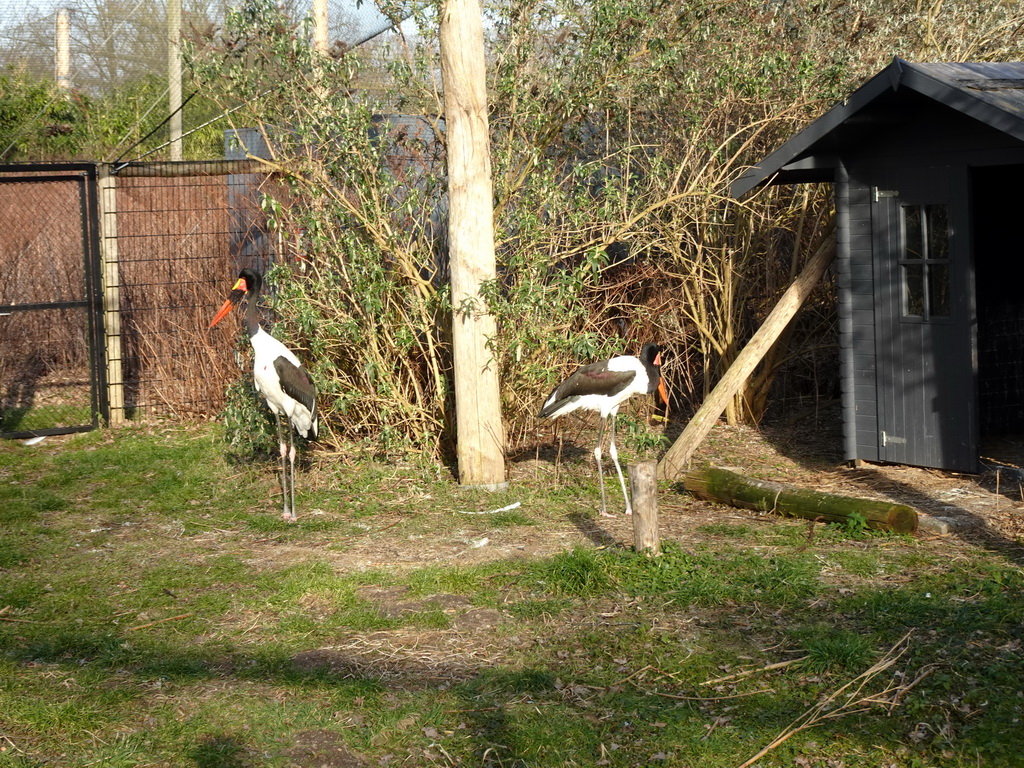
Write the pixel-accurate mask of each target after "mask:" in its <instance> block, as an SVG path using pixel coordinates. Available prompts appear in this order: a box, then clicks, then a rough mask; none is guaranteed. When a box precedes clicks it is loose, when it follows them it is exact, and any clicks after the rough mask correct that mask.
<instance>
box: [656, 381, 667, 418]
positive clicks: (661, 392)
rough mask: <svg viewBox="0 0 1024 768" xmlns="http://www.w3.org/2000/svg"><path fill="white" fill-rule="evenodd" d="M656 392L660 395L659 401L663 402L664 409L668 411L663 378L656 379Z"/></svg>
mask: <svg viewBox="0 0 1024 768" xmlns="http://www.w3.org/2000/svg"><path fill="white" fill-rule="evenodd" d="M658 394H659V395H661V402H663V403H664V404H665V411H666V413H667V412H668V388H667V387H666V386H665V379H659V380H658Z"/></svg>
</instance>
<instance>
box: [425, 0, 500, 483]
mask: <svg viewBox="0 0 1024 768" xmlns="http://www.w3.org/2000/svg"><path fill="white" fill-rule="evenodd" d="M440 43H441V76H442V79H443V85H444V118H445V138H446V152H447V159H448V255H449V263H450V269H451V286H452V356H453V358H454V369H455V420H456V441H457V446H458V460H459V482H460V483H462V484H463V485H472V486H483V487H495V488H497V487H502V486H503V485H504V484H505V429H504V425H503V424H502V421H501V401H500V399H499V392H498V364H497V361H495V360H494V358H493V355H492V354H491V352H490V350H489V349H488V348H487V344H488V342H489V341H490V340H491V339H492V338H493V337H494V336H495V335H496V334H497V326H496V323H495V320H494V316H493V315H491V314H490V312H488V310H487V306H486V303H485V302H484V299H483V296H482V295H481V293H480V287H481V285H483V284H484V283H485V282H487V281H492V280H494V279H495V278H496V275H497V272H496V269H495V257H494V203H493V192H492V188H491V150H490V140H489V136H488V128H487V91H486V87H485V85H486V84H485V75H486V69H485V66H484V37H483V17H482V15H481V10H480V4H479V2H478V0H447V2H446V3H445V5H444V8H443V9H442V12H441V29H440Z"/></svg>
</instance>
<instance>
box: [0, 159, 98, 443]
mask: <svg viewBox="0 0 1024 768" xmlns="http://www.w3.org/2000/svg"><path fill="white" fill-rule="evenodd" d="M0 211H3V213H4V219H5V226H4V227H0V339H2V344H0V433H3V434H20V433H27V432H35V433H39V432H42V431H47V430H48V431H53V430H61V429H67V430H74V429H78V428H87V427H89V426H91V425H92V424H93V423H94V420H95V417H94V413H93V411H94V396H95V389H94V386H93V375H92V371H91V369H90V324H89V323H90V318H89V311H90V310H89V305H88V301H87V299H88V294H87V281H86V272H85V264H86V248H85V240H84V236H83V233H84V232H86V231H87V222H86V221H85V219H84V218H83V216H84V213H85V211H84V209H83V187H82V179H81V178H80V177H75V176H68V177H66V178H63V179H50V180H42V179H39V180H35V179H33V180H31V181H26V180H25V179H24V177H17V178H16V177H8V178H0Z"/></svg>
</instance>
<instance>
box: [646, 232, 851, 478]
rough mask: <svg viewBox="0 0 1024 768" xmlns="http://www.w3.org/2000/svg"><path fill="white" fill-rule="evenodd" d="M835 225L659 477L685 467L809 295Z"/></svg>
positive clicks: (826, 260) (827, 257) (831, 251)
mask: <svg viewBox="0 0 1024 768" xmlns="http://www.w3.org/2000/svg"><path fill="white" fill-rule="evenodd" d="M834 229H835V224H834V223H833V224H831V225H830V226H829V228H828V229H827V230H826V231H825V233H824V235H823V239H822V241H821V244H820V245H819V246H818V249H817V250H816V251H815V252H814V255H813V256H811V258H810V260H809V261H808V262H807V264H806V265H805V266H804V268H803V271H802V272H801V273H800V274H799V275H798V276H797V278H796V280H794V281H793V284H792V285H790V286H789V288H787V289H786V292H785V293H783V294H782V298H780V299H779V303H778V304H776V305H775V307H774V308H773V309H772V311H771V312H770V313H769V314H768V317H766V318H765V320H764V322H763V323H762V324H761V327H760V328H758V329H757V332H756V333H754V335H753V336H752V337H751V339H750V341H748V342H747V345H746V346H745V347H744V348H743V351H741V352H740V353H739V355H738V356H737V357H736V359H735V360H734V361H733V363H732V365H730V366H729V370H727V371H726V372H725V375H724V376H722V378H721V380H719V382H718V384H716V385H715V388H714V389H713V390H711V394H710V395H708V397H707V399H706V400H705V401H704V404H703V405H701V407H700V408H698V409H697V412H696V413H695V414H694V415H693V418H692V419H690V421H689V423H688V424H687V425H686V428H685V429H684V430H683V432H682V434H680V435H679V437H678V438H676V441H675V442H674V443H673V444H672V447H671V448H669V449H668V452H667V453H666V454H665V455H664V456H663V457H662V459H661V464H659V465H658V475H659V477H661V478H662V479H664V480H677V479H679V476H680V475H681V474H682V473H683V471H684V470H685V468H686V462H688V461H689V460H690V457H691V456H693V453H694V451H696V450H697V447H698V446H699V445H700V444H701V441H702V440H703V439H704V438H705V437H707V436H708V433H709V432H710V431H711V428H712V427H713V426H714V425H715V422H716V421H718V417H719V416H721V415H722V411H724V410H725V408H726V406H727V405H728V404H729V401H730V400H732V398H733V396H734V395H735V394H736V393H737V392H739V390H740V387H742V386H743V382H745V381H746V380H747V377H748V376H750V374H751V373H753V372H754V369H755V368H756V367H757V364H758V363H759V362H761V359H762V358H763V357H764V356H765V354H767V352H768V350H770V349H771V348H772V345H773V344H774V343H775V342H776V341H777V340H778V338H779V336H780V335H781V334H782V332H783V331H784V330H786V326H787V325H789V321H790V320H792V319H793V315H795V314H796V312H797V310H798V309H800V307H801V306H803V303H804V302H805V301H806V300H807V297H808V296H810V295H811V291H812V290H813V289H814V286H815V285H817V284H818V281H819V280H821V276H822V275H824V274H825V269H826V268H827V267H828V265H829V264H831V263H832V259H833V258H834V257H835V255H836V241H835V238H834V237H832V236H831V235H832V232H833V230H834Z"/></svg>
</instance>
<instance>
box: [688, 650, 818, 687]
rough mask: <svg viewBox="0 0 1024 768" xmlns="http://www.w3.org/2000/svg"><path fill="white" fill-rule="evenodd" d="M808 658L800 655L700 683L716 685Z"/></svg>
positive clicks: (790, 664)
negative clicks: (796, 657)
mask: <svg viewBox="0 0 1024 768" xmlns="http://www.w3.org/2000/svg"><path fill="white" fill-rule="evenodd" d="M808 658H809V657H808V656H801V657H800V658H799V659H790V660H789V661H777V662H775V663H774V664H769V665H767V666H765V667H756V668H754V669H745V670H743V671H741V672H734V673H733V674H731V675H726V676H725V677H716V678H715V679H714V680H705V681H704V682H703V683H701V685H716V684H718V683H724V682H725V681H726V680H736V679H739V678H741V677H748V676H749V675H756V674H757V673H758V672H771V671H773V670H776V669H784V668H785V667H789V666H792V665H793V664H799V663H800V662H801V661H806V660H807V659H808Z"/></svg>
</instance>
